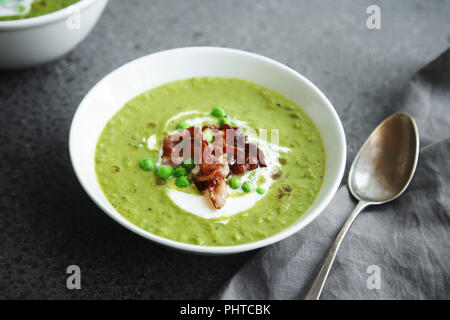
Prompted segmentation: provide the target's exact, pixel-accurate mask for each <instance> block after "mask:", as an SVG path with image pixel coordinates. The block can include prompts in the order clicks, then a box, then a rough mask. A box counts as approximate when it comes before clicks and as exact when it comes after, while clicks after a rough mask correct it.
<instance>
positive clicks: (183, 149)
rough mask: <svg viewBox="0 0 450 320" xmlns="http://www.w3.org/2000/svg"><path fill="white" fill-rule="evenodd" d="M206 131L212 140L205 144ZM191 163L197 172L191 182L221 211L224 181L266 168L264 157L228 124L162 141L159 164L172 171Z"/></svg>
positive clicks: (174, 135) (226, 195)
mask: <svg viewBox="0 0 450 320" xmlns="http://www.w3.org/2000/svg"><path fill="white" fill-rule="evenodd" d="M206 129H209V130H210V131H211V132H212V134H213V136H214V140H213V141H212V142H208V141H207V140H206V137H205V135H204V134H203V132H202V131H204V130H206ZM187 159H193V160H194V163H195V164H198V165H199V168H200V171H199V172H198V173H197V174H196V175H195V176H194V182H195V185H196V186H197V188H198V189H199V190H200V191H203V190H206V189H207V190H208V192H209V197H210V199H211V202H212V204H213V206H214V207H215V208H216V209H220V208H222V207H223V206H224V205H225V202H226V200H227V198H228V192H227V178H228V176H230V175H231V174H235V175H242V174H244V173H246V172H247V171H251V170H255V169H256V168H258V167H266V166H267V164H266V161H265V158H264V153H263V152H262V151H261V149H259V148H258V147H257V146H256V145H254V144H252V143H248V142H247V136H245V135H244V133H243V131H242V130H241V129H240V128H237V127H234V128H232V127H230V126H229V125H228V124H225V125H222V126H221V127H217V126H215V125H205V126H203V127H202V128H201V130H200V128H199V127H190V128H187V129H184V130H182V131H180V132H177V133H175V134H173V135H170V136H167V137H166V138H165V139H164V141H163V152H162V162H163V163H164V164H168V165H170V166H172V167H173V168H177V167H179V166H180V165H182V163H183V161H185V160H187Z"/></svg>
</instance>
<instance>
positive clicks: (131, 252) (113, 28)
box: [0, 0, 450, 299]
mask: <svg viewBox="0 0 450 320" xmlns="http://www.w3.org/2000/svg"><path fill="white" fill-rule="evenodd" d="M370 4H378V5H380V7H381V18H382V30H377V31H369V30H368V29H367V28H366V18H367V15H366V8H367V6H368V5H370ZM449 16H450V2H449V1H443V0H442V1H427V2H426V3H425V2H423V1H421V0H416V1H375V0H373V1H348V0H346V1H343V0H341V1H334V0H329V1H294V0H272V1H256V0H245V1H244V0H227V1H221V0H210V1H207V0H189V1H182V0H152V1H144V0H140V1H138V0H133V1H131V0H127V1H117V0H111V1H110V4H109V6H108V7H107V9H106V11H105V13H104V15H103V17H102V18H101V20H100V21H99V23H98V25H97V26H96V28H95V29H94V31H93V32H92V33H91V35H90V36H89V37H88V38H87V39H86V40H85V41H84V42H83V43H82V44H81V45H80V46H78V47H77V48H76V49H75V50H74V51H72V52H71V53H70V54H68V55H67V56H65V57H64V58H63V59H60V60H59V61H56V62H54V63H50V64H47V65H44V66H41V67H36V68H33V69H29V70H21V71H0V143H1V149H0V167H1V170H0V298H172V299H181V298H194V299H196V298H207V297H208V296H210V295H211V294H212V293H213V292H215V291H216V290H217V289H218V288H219V287H220V286H221V285H222V284H223V283H224V281H225V280H227V279H228V278H229V277H230V276H231V275H232V274H233V273H234V272H235V271H236V270H237V269H238V268H239V267H240V266H241V265H242V264H243V263H245V261H247V260H248V259H249V258H250V257H251V256H252V255H254V253H245V254H240V255H235V256H226V257H202V256H191V255H186V254H181V253H177V252H174V251H171V250H168V249H165V248H162V247H159V246H156V245H154V244H152V243H150V242H149V241H147V240H145V239H142V238H140V237H138V236H137V235H134V234H133V233H131V232H129V231H127V230H125V229H124V228H122V227H120V226H119V225H118V224H116V223H115V222H113V221H112V220H111V219H110V218H108V217H107V216H106V215H105V214H103V213H102V212H101V211H100V210H99V209H98V208H97V207H96V206H95V205H94V204H93V203H92V202H91V201H90V200H89V199H88V197H87V195H86V194H85V193H84V191H83V190H82V188H81V186H80V185H79V184H78V182H77V180H76V178H75V176H74V174H73V171H72V168H71V165H70V160H69V155H68V146H67V139H68V133H69V126H70V121H71V118H72V116H73V114H74V112H75V109H76V108H77V105H78V103H79V102H80V101H81V99H82V98H83V96H84V95H85V94H86V93H87V91H88V90H89V89H90V88H91V87H92V86H93V85H94V84H95V83H96V82H97V81H98V80H100V79H101V78H102V77H103V76H104V75H106V74H107V73H109V72H110V71H112V70H114V69H115V68H117V67H119V66H120V65H122V64H124V63H126V62H128V61H130V60H132V59H134V58H137V57H140V56H142V55H146V54H148V53H152V52H155V51H159V50H163V49H167V48H174V47H181V46H192V45H209V46H226V47H233V48H239V49H244V50H249V51H253V52H256V53H260V54H263V55H266V56H268V57H271V58H274V59H276V60H279V61H280V62H283V63H285V64H287V65H289V66H291V67H293V68H294V69H296V70H298V71H299V72H301V73H302V74H304V75H305V76H306V77H308V78H309V79H311V80H312V81H313V82H314V83H315V84H316V85H317V86H318V87H319V88H320V89H322V90H323V91H324V93H325V94H326V95H327V96H328V98H329V99H330V100H331V102H332V103H333V104H334V106H335V108H336V110H337V111H338V113H339V115H340V117H341V120H342V121H343V124H344V128H345V130H346V134H347V139H348V145H349V151H348V156H349V159H350V160H349V161H351V159H352V158H353V156H354V155H355V152H356V151H357V149H358V148H359V146H360V145H361V143H362V141H363V140H364V139H365V138H366V136H367V135H368V134H369V133H370V132H371V130H372V129H373V128H374V127H375V125H376V124H377V123H378V122H379V121H381V120H382V119H383V118H384V117H385V116H387V115H388V114H387V113H388V111H387V110H388V108H387V107H388V106H389V105H390V103H391V101H392V100H393V99H394V97H395V96H396V95H397V93H398V92H399V91H400V90H401V88H402V87H403V86H404V85H405V84H406V82H407V80H408V79H409V77H410V76H411V75H412V74H413V73H414V72H415V71H416V70H418V69H419V68H420V67H422V66H423V65H425V64H426V63H427V62H429V61H431V60H432V59H433V58H434V57H436V56H437V55H439V54H440V53H441V52H442V51H444V50H445V49H446V48H447V47H448V46H449V43H450V23H449V18H448V17H449ZM71 264H77V265H79V266H80V267H81V270H82V290H79V291H69V290H67V288H66V276H67V275H66V273H65V270H66V268H67V266H68V265H71Z"/></svg>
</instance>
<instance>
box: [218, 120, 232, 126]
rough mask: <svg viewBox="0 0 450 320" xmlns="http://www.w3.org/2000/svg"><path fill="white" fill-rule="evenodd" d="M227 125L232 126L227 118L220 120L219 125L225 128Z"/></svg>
mask: <svg viewBox="0 0 450 320" xmlns="http://www.w3.org/2000/svg"><path fill="white" fill-rule="evenodd" d="M225 124H228V125H230V121H229V120H228V119H227V118H220V120H219V125H220V126H223V125H225Z"/></svg>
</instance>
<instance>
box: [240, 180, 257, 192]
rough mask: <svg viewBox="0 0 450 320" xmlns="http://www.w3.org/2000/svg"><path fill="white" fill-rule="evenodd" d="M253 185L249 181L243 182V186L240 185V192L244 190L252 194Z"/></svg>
mask: <svg viewBox="0 0 450 320" xmlns="http://www.w3.org/2000/svg"><path fill="white" fill-rule="evenodd" d="M254 187H255V186H254V185H253V183H252V182H250V181H245V182H244V183H243V184H242V190H244V192H247V193H248V192H252V191H253V189H254Z"/></svg>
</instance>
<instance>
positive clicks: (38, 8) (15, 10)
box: [0, 0, 79, 21]
mask: <svg viewBox="0 0 450 320" xmlns="http://www.w3.org/2000/svg"><path fill="white" fill-rule="evenodd" d="M78 1H79V0H0V21H6V20H18V19H26V18H33V17H37V16H42V15H44V14H48V13H51V12H54V11H58V10H61V9H63V8H66V7H68V6H70V5H72V4H74V3H75V2H78Z"/></svg>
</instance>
